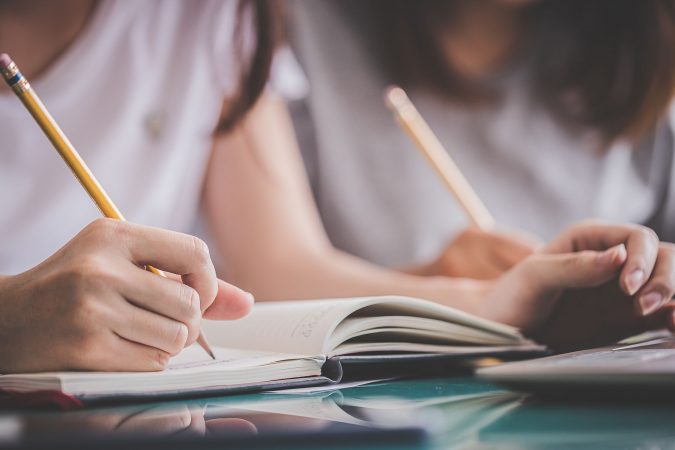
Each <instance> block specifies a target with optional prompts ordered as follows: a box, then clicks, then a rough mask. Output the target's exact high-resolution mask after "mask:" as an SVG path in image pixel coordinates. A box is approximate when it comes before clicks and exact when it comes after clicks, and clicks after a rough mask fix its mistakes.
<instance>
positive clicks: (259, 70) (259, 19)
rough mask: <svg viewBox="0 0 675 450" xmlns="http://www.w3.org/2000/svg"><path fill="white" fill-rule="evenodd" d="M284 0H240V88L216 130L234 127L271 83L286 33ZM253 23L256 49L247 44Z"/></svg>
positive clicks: (218, 131) (238, 23) (220, 131)
mask: <svg viewBox="0 0 675 450" xmlns="http://www.w3.org/2000/svg"><path fill="white" fill-rule="evenodd" d="M283 13H284V8H283V2H282V0H240V1H239V5H238V12H237V15H238V18H237V19H238V20H237V28H236V30H235V47H236V48H235V51H236V53H237V55H238V58H239V63H240V67H242V68H243V69H242V70H241V72H240V74H239V85H238V91H237V94H236V96H235V97H234V99H232V100H231V102H230V105H229V107H228V109H227V111H226V112H225V113H224V114H223V116H222V117H221V118H220V121H219V123H218V126H217V128H216V133H222V132H226V131H228V130H230V129H231V128H232V127H233V126H234V125H235V124H236V123H237V122H239V120H241V119H242V118H243V116H245V115H246V113H247V112H248V111H249V110H250V109H251V107H252V106H253V105H254V104H255V102H256V101H257V100H258V97H260V94H261V93H262V91H263V89H264V88H265V86H266V84H267V80H268V78H269V74H270V68H271V66H272V59H273V57H274V53H275V50H276V49H277V47H278V45H279V43H280V42H281V41H282V39H283V37H284V31H283V23H284V18H283ZM251 23H252V25H253V28H254V30H255V32H254V34H255V42H254V45H255V47H254V49H253V52H252V53H251V52H250V49H248V48H247V44H249V42H247V36H246V32H247V31H249V29H247V26H249V25H251Z"/></svg>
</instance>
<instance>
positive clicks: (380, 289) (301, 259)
mask: <svg viewBox="0 0 675 450" xmlns="http://www.w3.org/2000/svg"><path fill="white" fill-rule="evenodd" d="M286 255H287V256H285V257H283V258H282V257H279V258H275V257H269V256H270V255H269V254H268V255H267V256H268V258H266V259H265V261H257V262H256V263H255V266H253V265H251V266H250V267H249V268H247V267H244V266H241V265H240V264H238V265H237V266H238V267H237V268H236V269H235V268H234V267H232V268H230V269H229V270H227V273H226V274H225V275H226V276H227V279H228V281H230V282H232V283H234V284H236V285H238V286H240V287H241V288H243V289H246V290H249V291H251V292H252V293H253V294H254V295H255V296H256V298H257V299H258V301H266V300H283V299H308V298H322V297H357V296H366V295H393V294H395V295H405V296H411V297H419V298H424V299H429V300H434V301H436V302H438V303H442V304H444V305H447V306H452V307H455V308H459V309H462V310H464V311H467V312H471V313H474V314H479V315H482V311H481V308H480V306H481V304H482V301H481V299H482V298H483V297H484V293H485V290H486V288H487V283H485V282H481V281H475V280H469V279H459V278H446V277H424V276H417V275H411V274H406V273H401V272H398V271H396V270H393V269H387V268H383V267H380V266H376V265H374V264H371V263H369V262H367V261H364V260H362V259H359V258H357V257H354V256H352V255H349V254H346V253H343V252H340V251H338V250H335V249H333V248H329V249H325V250H322V251H316V252H313V253H309V252H307V253H305V254H303V255H298V253H297V252H296V253H294V254H292V255H291V254H288V253H286Z"/></svg>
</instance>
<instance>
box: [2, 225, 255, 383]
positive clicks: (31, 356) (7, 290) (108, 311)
mask: <svg viewBox="0 0 675 450" xmlns="http://www.w3.org/2000/svg"><path fill="white" fill-rule="evenodd" d="M146 265H151V266H154V267H156V268H158V269H160V270H164V271H167V272H170V273H173V274H177V275H180V277H181V279H182V281H183V282H182V283H181V282H180V281H177V280H174V279H171V278H164V277H160V276H158V275H155V274H153V273H151V272H148V271H146V270H144V267H145V266H146ZM252 303H253V297H252V295H251V294H249V293H247V292H244V291H242V290H241V289H238V288H236V287H234V286H231V285H229V284H227V283H225V282H223V281H221V280H218V279H217V278H216V274H215V269H214V267H213V263H212V262H211V258H210V256H209V252H208V248H207V247H206V244H204V243H203V242H202V241H201V240H199V239H197V238H195V237H193V236H188V235H185V234H181V233H176V232H171V231H167V230H162V229H158V228H151V227H146V226H141V225H135V224H131V223H128V222H119V221H115V220H110V219H99V220H96V221H94V222H92V223H91V224H90V225H88V226H87V227H86V228H84V229H83V230H82V231H81V232H80V233H79V234H78V235H77V236H75V238H73V239H72V240H71V241H70V242H69V243H68V244H66V245H65V246H64V247H63V248H61V249H60V250H59V251H57V252H56V253H55V254H54V255H52V256H51V257H50V258H48V259H47V260H45V261H44V262H43V263H41V264H40V265H38V266H36V267H35V268H33V269H31V270H29V271H27V272H24V273H22V274H19V275H15V276H10V277H5V278H2V279H0V373H16V372H35V371H50V370H104V371H152V370H161V369H163V368H164V367H165V366H166V364H167V363H168V361H169V358H170V357H171V356H172V355H175V354H177V353H178V352H180V351H181V350H182V349H183V348H184V347H185V346H186V345H190V344H192V343H193V342H194V341H195V340H196V339H197V337H198V335H199V328H200V324H201V319H202V314H203V315H204V317H206V318H209V319H236V318H239V317H242V316H244V315H246V314H247V313H248V311H249V310H250V308H251V305H252Z"/></svg>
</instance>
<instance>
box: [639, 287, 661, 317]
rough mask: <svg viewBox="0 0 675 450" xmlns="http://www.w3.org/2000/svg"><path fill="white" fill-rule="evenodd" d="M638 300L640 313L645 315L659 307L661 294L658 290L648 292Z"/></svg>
mask: <svg viewBox="0 0 675 450" xmlns="http://www.w3.org/2000/svg"><path fill="white" fill-rule="evenodd" d="M638 301H639V302H640V309H641V310H642V315H643V316H646V315H649V314H651V313H653V312H654V311H656V310H657V309H659V306H661V303H662V302H663V295H661V294H659V293H658V292H650V293H649V294H645V295H643V296H642V297H640V299H639V300H638Z"/></svg>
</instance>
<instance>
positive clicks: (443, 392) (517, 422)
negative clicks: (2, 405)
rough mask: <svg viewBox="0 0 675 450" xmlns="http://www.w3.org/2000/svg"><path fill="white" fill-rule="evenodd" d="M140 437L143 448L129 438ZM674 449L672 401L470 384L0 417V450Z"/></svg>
mask: <svg viewBox="0 0 675 450" xmlns="http://www.w3.org/2000/svg"><path fill="white" fill-rule="evenodd" d="M139 439H141V440H139ZM78 442H79V443H82V448H86V446H87V445H91V444H92V443H93V442H95V443H96V445H97V447H100V448H103V447H101V445H102V444H106V445H108V447H105V448H122V447H124V448H125V449H129V448H133V447H135V446H138V447H139V448H141V447H142V448H226V447H227V444H230V445H231V446H235V447H236V446H246V447H248V448H255V447H256V446H257V447H258V448H260V447H265V448H269V447H270V446H272V445H274V446H277V447H287V448H298V447H300V446H302V447H304V448H322V449H323V448H355V447H362V448H429V449H437V448H438V449H440V448H494V447H500V448H547V449H550V448H569V447H574V448H591V447H592V448H620V449H623V448H625V449H639V448H656V449H659V448H675V408H673V405H672V403H670V402H668V401H663V402H660V403H654V402H651V403H647V402H641V401H639V400H632V401H619V400H616V401H607V400H603V401H591V400H586V401H584V400H583V399H574V400H565V399H557V400H552V399H543V398H539V397H535V396H527V395H522V394H517V393H513V392H509V391H506V390H503V389H501V388H499V387H497V386H494V385H491V384H488V383H485V382H482V381H479V380H476V379H474V378H471V377H451V378H431V379H415V380H396V381H383V382H377V383H374V384H368V385H362V386H354V387H346V388H342V389H338V390H319V391H316V390H314V391H313V390H311V389H310V390H303V391H301V392H297V391H296V392H289V391H285V392H284V391H279V392H277V393H259V394H248V395H237V396H229V397H216V398H203V399H195V400H184V401H180V400H174V401H169V402H158V403H144V404H134V405H117V406H105V407H100V406H99V407H95V408H86V409H73V410H69V411H58V410H52V411H48V410H39V409H29V410H22V411H17V410H4V411H0V448H2V449H4V448H15V447H21V448H77V445H76V444H77V443H78Z"/></svg>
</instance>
